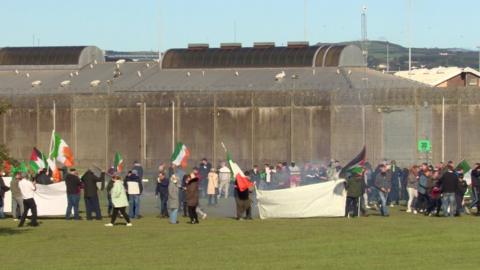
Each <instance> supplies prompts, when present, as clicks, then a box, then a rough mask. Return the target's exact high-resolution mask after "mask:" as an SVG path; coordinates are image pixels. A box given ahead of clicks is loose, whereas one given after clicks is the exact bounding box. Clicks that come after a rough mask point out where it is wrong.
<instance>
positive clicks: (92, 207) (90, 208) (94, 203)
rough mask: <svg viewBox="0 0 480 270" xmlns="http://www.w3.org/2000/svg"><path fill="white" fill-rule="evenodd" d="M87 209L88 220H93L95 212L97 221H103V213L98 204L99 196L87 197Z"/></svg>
mask: <svg viewBox="0 0 480 270" xmlns="http://www.w3.org/2000/svg"><path fill="white" fill-rule="evenodd" d="M85 208H86V212H87V219H88V220H91V219H92V212H95V218H96V219H98V220H100V219H102V213H101V212H100V203H99V202H98V195H94V196H91V197H85Z"/></svg>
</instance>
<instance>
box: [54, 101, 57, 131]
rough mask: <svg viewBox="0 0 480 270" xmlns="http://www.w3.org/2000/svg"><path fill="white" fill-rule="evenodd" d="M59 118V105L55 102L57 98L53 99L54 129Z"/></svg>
mask: <svg viewBox="0 0 480 270" xmlns="http://www.w3.org/2000/svg"><path fill="white" fill-rule="evenodd" d="M56 118H57V106H56V104H55V100H54V101H53V130H55V128H56V122H57V121H56V120H57V119H56Z"/></svg>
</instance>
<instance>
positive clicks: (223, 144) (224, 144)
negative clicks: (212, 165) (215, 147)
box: [221, 142, 227, 153]
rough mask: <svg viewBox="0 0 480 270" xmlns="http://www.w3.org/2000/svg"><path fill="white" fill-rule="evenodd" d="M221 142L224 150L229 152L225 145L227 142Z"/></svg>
mask: <svg viewBox="0 0 480 270" xmlns="http://www.w3.org/2000/svg"><path fill="white" fill-rule="evenodd" d="M221 144H222V147H223V150H225V153H227V147H225V144H224V143H223V142H221Z"/></svg>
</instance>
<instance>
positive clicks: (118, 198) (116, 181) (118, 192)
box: [105, 175, 132, 227]
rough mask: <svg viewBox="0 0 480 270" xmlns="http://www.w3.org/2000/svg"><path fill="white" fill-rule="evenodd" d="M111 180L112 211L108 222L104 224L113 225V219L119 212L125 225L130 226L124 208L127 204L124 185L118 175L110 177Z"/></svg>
mask: <svg viewBox="0 0 480 270" xmlns="http://www.w3.org/2000/svg"><path fill="white" fill-rule="evenodd" d="M112 180H113V187H112V190H111V195H112V204H113V212H112V217H111V219H110V223H107V224H105V226H106V227H113V225H114V224H115V220H116V219H117V216H118V213H119V212H120V213H121V214H122V216H123V218H125V221H127V227H130V226H132V223H131V222H130V217H129V216H128V214H127V211H125V209H126V208H127V206H128V199H127V194H126V192H125V187H124V186H123V183H122V180H121V178H120V176H118V175H115V176H113V177H112Z"/></svg>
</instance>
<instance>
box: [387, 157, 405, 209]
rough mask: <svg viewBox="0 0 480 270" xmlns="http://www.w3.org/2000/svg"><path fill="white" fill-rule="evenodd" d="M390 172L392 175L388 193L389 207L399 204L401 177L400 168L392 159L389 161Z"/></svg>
mask: <svg viewBox="0 0 480 270" xmlns="http://www.w3.org/2000/svg"><path fill="white" fill-rule="evenodd" d="M390 174H391V176H392V181H391V182H392V189H391V191H390V193H389V194H388V202H387V204H390V207H394V206H395V205H397V206H398V205H399V204H400V189H401V187H400V183H401V181H402V180H401V179H402V169H400V168H399V167H398V166H397V162H396V161H395V160H392V161H391V162H390Z"/></svg>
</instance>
